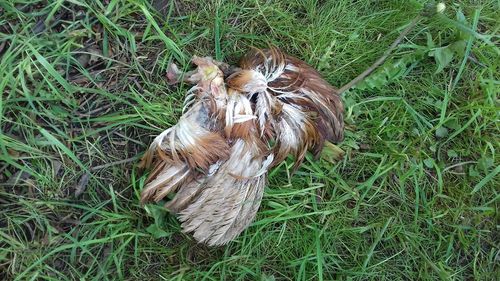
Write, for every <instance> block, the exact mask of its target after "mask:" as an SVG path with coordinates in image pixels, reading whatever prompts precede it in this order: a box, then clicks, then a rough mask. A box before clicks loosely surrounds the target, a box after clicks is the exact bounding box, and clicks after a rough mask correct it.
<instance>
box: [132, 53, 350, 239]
mask: <svg viewBox="0 0 500 281" xmlns="http://www.w3.org/2000/svg"><path fill="white" fill-rule="evenodd" d="M192 61H193V63H194V64H196V65H197V69H196V70H195V71H191V72H188V73H187V74H186V75H185V76H184V80H185V81H186V82H189V83H193V84H195V85H194V86H193V87H192V88H191V89H190V90H189V91H188V94H187V96H186V100H185V106H184V111H183V112H184V113H183V115H182V116H181V117H180V120H179V122H178V123H177V124H176V125H175V126H173V127H171V128H169V129H167V130H165V131H164V132H162V133H161V134H160V135H159V136H157V137H156V138H155V140H154V141H153V143H152V144H151V146H150V148H149V149H148V151H147V152H146V153H145V155H144V156H143V159H142V161H141V164H140V165H141V167H144V168H150V167H153V168H152V171H151V172H150V175H149V177H148V179H147V181H146V182H147V184H146V186H145V188H144V190H143V191H142V194H141V202H142V203H143V204H144V203H147V202H151V201H154V202H158V201H160V200H162V199H164V198H165V197H166V196H167V195H168V194H170V193H173V192H175V193H176V194H175V196H174V197H173V199H171V200H169V201H168V202H167V203H166V205H165V207H166V208H167V209H169V210H170V211H171V212H172V213H175V214H177V217H178V218H179V220H180V221H181V222H182V229H183V231H185V232H192V233H193V236H194V238H195V239H196V240H197V241H198V242H203V243H207V244H208V245H211V246H215V245H223V244H226V243H228V242H229V241H231V240H232V239H234V238H235V237H236V236H238V235H239V234H240V233H241V232H242V231H243V230H245V229H246V228H247V227H248V225H249V224H250V223H251V222H252V220H253V219H254V218H255V215H256V213H257V210H258V208H259V206H260V202H261V200H262V196H263V192H264V187H265V186H266V183H267V174H268V171H269V170H270V169H271V168H272V167H274V166H276V165H278V164H280V163H281V162H282V161H284V160H285V159H286V158H287V157H288V155H292V156H293V157H294V159H295V165H294V168H298V167H299V166H300V164H301V163H302V162H303V160H304V158H305V155H306V153H307V151H310V152H312V153H313V155H315V156H318V155H319V154H320V152H321V150H322V148H323V146H324V143H325V141H329V142H333V143H338V142H340V141H342V139H343V135H344V133H343V132H344V122H343V111H344V108H343V105H342V101H341V99H340V97H339V95H338V92H337V90H336V89H335V88H334V87H332V86H331V85H330V84H329V83H328V82H326V81H325V80H324V79H323V78H321V75H320V74H319V73H318V72H317V71H316V70H315V69H313V68H312V67H310V66H308V65H307V64H306V63H305V62H303V61H301V60H299V59H297V58H294V57H291V56H288V55H286V54H284V53H283V52H281V51H280V50H279V49H277V48H274V47H272V48H270V49H265V50H260V49H252V50H251V51H250V52H248V53H247V54H246V55H245V56H244V57H243V58H242V59H241V61H240V67H239V68H236V69H232V70H231V71H232V72H233V73H232V74H231V75H229V76H228V77H227V78H226V79H224V73H223V72H222V70H221V68H224V69H227V66H226V65H224V64H223V63H220V62H217V61H214V60H213V59H211V58H209V57H206V58H199V57H194V58H193V60H192ZM180 75H181V73H180V72H179V71H178V70H177V68H176V67H175V65H172V66H171V68H170V71H169V74H168V78H169V80H170V81H171V82H177V81H178V80H179V76H180Z"/></svg>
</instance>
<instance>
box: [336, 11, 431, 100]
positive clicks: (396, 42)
mask: <svg viewBox="0 0 500 281" xmlns="http://www.w3.org/2000/svg"><path fill="white" fill-rule="evenodd" d="M420 19H422V15H418V16H417V17H415V19H413V21H412V22H411V23H410V24H409V25H408V26H407V27H406V28H405V30H403V32H401V34H399V37H398V38H396V40H394V42H392V44H391V46H390V47H389V49H387V51H385V53H384V55H383V56H382V57H380V58H379V59H378V60H377V61H376V62H374V63H373V64H372V65H371V66H370V67H369V68H368V69H366V70H365V71H363V73H361V74H360V75H358V76H357V77H356V78H354V79H352V80H351V82H349V83H347V84H345V85H344V86H342V87H341V88H340V89H339V94H342V93H343V92H345V91H347V90H349V89H350V88H352V87H353V86H355V85H356V84H358V83H359V82H360V81H361V80H363V79H365V78H366V76H368V75H370V73H372V72H373V71H374V70H375V69H376V68H377V67H379V66H380V65H381V64H382V63H384V61H385V60H386V59H387V57H388V56H389V55H390V54H391V53H392V51H394V49H395V48H396V47H397V46H398V45H399V43H401V40H403V38H404V37H405V36H406V35H408V33H410V31H411V30H412V29H413V27H415V25H417V23H418V22H419V21H420Z"/></svg>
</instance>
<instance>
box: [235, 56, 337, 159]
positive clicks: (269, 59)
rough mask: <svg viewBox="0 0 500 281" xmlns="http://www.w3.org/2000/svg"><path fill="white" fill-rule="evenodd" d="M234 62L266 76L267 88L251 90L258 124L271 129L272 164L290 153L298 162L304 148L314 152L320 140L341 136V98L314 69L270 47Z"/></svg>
mask: <svg viewBox="0 0 500 281" xmlns="http://www.w3.org/2000/svg"><path fill="white" fill-rule="evenodd" d="M240 66H241V68H242V69H252V70H255V71H258V72H260V73H261V74H262V75H264V76H265V77H266V79H267V83H268V84H267V85H268V88H267V90H266V91H265V92H260V93H258V94H256V95H255V96H256V115H257V117H258V119H259V124H261V127H262V126H264V127H265V128H266V129H265V130H266V131H272V132H273V133H272V134H271V139H272V140H274V141H275V143H276V145H275V155H276V158H275V163H276V164H277V163H279V162H281V161H283V160H284V159H285V158H286V157H287V155H288V154H292V155H294V157H295V167H298V166H299V165H300V164H301V163H302V161H303V159H304V157H305V153H306V152H307V151H308V150H310V151H312V152H313V153H314V155H315V156H318V155H319V153H320V152H321V150H322V148H323V145H324V142H325V140H326V141H330V142H334V143H338V142H340V141H342V139H343V137H344V120H343V112H344V107H343V105H342V101H341V98H340V96H339V95H338V93H337V90H336V89H335V88H334V87H333V86H331V85H330V84H329V83H328V82H326V81H325V80H324V79H323V78H322V77H321V75H320V74H319V73H318V72H317V71H316V70H315V69H314V68H312V67H310V66H309V65H307V64H306V63H305V62H303V61H301V60H299V59H297V58H294V57H292V56H288V55H286V54H284V53H283V52H281V51H280V50H279V49H277V48H274V47H271V48H270V49H264V50H260V49H252V50H251V51H249V52H248V53H247V54H246V55H245V56H244V57H243V58H242V60H241V61H240ZM268 127H272V128H268ZM261 130H264V129H262V128H261Z"/></svg>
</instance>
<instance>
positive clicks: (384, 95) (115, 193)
mask: <svg viewBox="0 0 500 281" xmlns="http://www.w3.org/2000/svg"><path fill="white" fill-rule="evenodd" d="M102 2H103V3H101V2H100V1H88V0H87V1H81V2H80V1H42V0H39V1H36V0H35V1H23V0H6V1H2V2H0V92H1V93H2V94H1V96H0V97H1V98H0V279H2V280H6V279H7V280H10V279H14V280H77V279H79V280H94V279H96V280H115V279H118V280H152V279H155V280H159V279H160V280H334V279H339V280H382V279H384V280H385V279H390V280H436V279H445V280H449V279H450V280H498V278H499V276H500V269H499V266H498V264H499V258H500V247H499V243H500V236H499V228H500V226H499V225H500V216H499V212H498V207H499V206H500V201H499V199H500V196H499V189H498V186H500V180H499V176H498V173H499V172H500V169H499V161H498V160H499V157H498V155H497V154H496V150H497V149H498V148H499V146H498V144H499V130H498V129H499V128H498V122H497V121H498V117H499V115H498V112H499V104H498V89H499V81H500V77H499V76H500V75H499V73H500V72H499V67H500V59H499V51H498V50H499V49H498V47H496V46H495V44H496V45H497V46H498V42H499V41H498V40H499V36H498V31H499V27H500V24H499V21H498V9H499V8H500V7H499V5H500V4H499V2H498V1H494V0H485V1H472V0H470V1H466V0H464V1H455V2H454V3H453V4H451V3H449V4H448V7H447V10H446V11H445V14H444V15H442V16H440V17H435V18H432V19H430V20H423V21H422V22H420V23H419V25H418V26H417V28H416V29H415V31H414V32H412V33H411V34H410V35H409V36H407V37H406V39H405V40H404V44H403V45H402V46H401V47H399V48H398V49H397V51H396V53H395V54H394V56H392V57H391V59H390V60H389V61H388V62H387V63H386V64H384V66H383V67H382V68H381V69H380V70H379V71H377V72H376V73H374V74H373V75H372V77H370V78H369V79H367V80H366V81H365V83H364V84H362V85H360V86H359V87H357V88H356V89H353V90H351V91H349V92H347V93H346V94H345V95H344V100H345V105H346V115H345V119H346V121H347V131H346V139H345V141H344V142H343V143H342V144H340V147H341V148H342V149H343V150H344V151H345V152H346V154H345V157H344V158H343V159H342V160H341V161H338V162H333V163H332V161H328V160H329V159H328V157H327V156H325V157H323V158H322V160H320V161H317V162H315V161H312V160H311V159H309V161H306V163H305V164H304V165H303V166H302V167H301V168H300V169H299V170H298V171H297V172H296V173H295V174H294V175H293V176H292V175H291V174H290V173H291V162H288V163H283V164H282V165H281V166H280V167H278V168H276V169H275V170H273V171H272V172H271V176H270V180H269V186H268V188H267V189H266V194H265V196H264V200H263V203H262V207H261V209H260V212H259V214H258V217H257V219H256V220H255V222H254V223H253V224H252V226H251V227H250V228H249V229H247V230H246V231H245V232H244V233H243V235H241V236H240V237H239V238H238V239H237V240H236V241H234V242H232V243H230V244H229V245H227V246H225V247H220V248H208V247H206V246H203V245H198V244H196V243H195V242H194V241H193V240H192V238H191V237H190V236H189V235H185V234H182V233H181V232H180V226H179V223H178V222H177V220H176V219H175V218H174V217H172V216H170V215H168V214H166V213H165V212H164V211H163V210H162V209H161V208H157V207H155V206H149V207H148V209H147V211H146V210H145V209H144V208H142V207H141V206H140V205H139V203H138V195H139V192H140V190H141V188H142V186H143V183H144V180H145V178H144V176H143V175H141V174H139V173H138V171H137V170H136V168H135V167H134V164H135V163H136V162H137V161H136V160H137V159H138V157H140V155H141V153H142V152H143V151H144V150H145V149H146V147H147V146H148V144H149V143H150V141H151V140H152V138H153V137H154V136H155V135H156V134H158V133H159V132H160V131H162V130H163V129H165V128H167V127H169V126H171V125H172V124H174V123H175V122H176V120H177V119H178V117H179V116H180V111H181V108H182V107H181V104H182V100H183V95H184V93H185V91H186V89H187V86H185V85H181V86H180V87H176V88H172V87H169V86H168V85H167V83H166V81H165V71H166V68H167V65H168V63H169V62H171V61H172V60H175V61H177V62H179V63H180V64H181V65H184V66H185V67H186V68H187V67H189V66H188V60H189V57H190V56H192V55H199V56H206V55H210V56H213V57H217V58H218V59H222V60H224V61H226V62H230V63H235V62H236V60H237V58H238V57H239V56H240V55H241V54H243V53H244V52H245V51H246V50H248V48H249V46H252V45H253V46H258V47H265V46H266V45H267V44H268V43H272V44H275V45H276V46H278V47H281V48H282V49H284V50H286V51H287V52H288V53H290V54H293V55H295V56H297V57H299V58H302V59H304V60H305V61H307V62H309V63H310V64H311V65H312V66H314V67H316V68H317V69H319V71H320V72H321V73H322V74H323V75H324V77H325V78H326V79H327V80H328V81H329V82H331V83H332V84H333V85H337V86H339V87H340V86H342V85H343V84H345V83H347V82H348V81H349V80H350V79H352V78H354V77H355V76H356V75H357V74H358V73H360V72H362V71H363V70H365V69H366V68H367V67H368V66H369V65H370V64H371V63H372V62H373V61H375V60H376V59H377V58H378V57H379V56H380V55H381V54H382V53H383V52H384V50H385V49H386V48H387V46H389V44H390V43H391V42H392V40H394V38H396V37H397V36H398V32H399V31H400V30H402V28H404V26H405V25H406V24H408V22H409V21H410V20H411V18H413V17H414V16H415V15H417V14H418V10H419V9H420V7H421V6H422V5H423V1H416V0H412V1H368V0H362V1H347V0H339V1H305V0H304V1H301V0H295V1H290V2H289V1H254V0H250V1H239V2H238V3H236V2H235V1H216V2H214V3H205V2H201V1H161V0H155V1H152V2H151V3H152V4H148V3H149V1H143V0H134V1H119V0H110V1H102ZM170 3H172V4H170ZM439 69H441V71H439V72H437V70H439Z"/></svg>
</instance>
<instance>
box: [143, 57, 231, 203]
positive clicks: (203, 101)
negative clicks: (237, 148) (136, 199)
mask: <svg viewBox="0 0 500 281" xmlns="http://www.w3.org/2000/svg"><path fill="white" fill-rule="evenodd" d="M194 60H195V63H196V64H197V65H198V71H197V73H195V74H194V75H193V76H194V77H196V79H197V85H196V86H194V87H193V89H194V90H195V92H196V96H195V97H194V98H193V100H194V101H193V102H192V104H193V105H191V106H190V107H189V109H188V110H187V112H186V113H185V114H183V115H182V116H181V118H180V120H179V122H178V123H177V124H176V125H174V126H173V127H171V128H169V129H167V130H165V131H163V132H162V133H161V134H160V135H158V136H157V137H156V138H155V139H154V141H153V142H152V144H151V145H150V147H149V149H148V150H147V151H146V153H145V154H144V156H143V158H142V161H141V163H140V167H142V168H149V167H151V166H152V167H153V169H152V172H151V173H150V175H149V177H148V179H147V180H146V186H145V188H144V189H143V191H142V193H141V203H143V204H144V203H146V202H149V201H156V202H158V201H160V200H162V199H163V198H164V197H165V196H167V195H168V194H169V193H170V192H172V191H176V190H177V189H178V188H179V187H180V186H187V185H189V184H190V183H191V182H192V181H194V180H198V179H199V178H200V177H202V176H203V174H205V173H207V172H208V170H209V169H210V167H211V166H212V165H213V164H215V163H217V162H218V161H221V160H223V159H226V158H227V157H228V155H229V152H228V151H229V145H228V143H227V140H226V138H225V137H224V136H223V135H222V134H221V132H219V127H220V126H219V124H218V123H220V122H221V120H220V119H219V117H220V111H223V107H224V106H225V101H224V99H225V95H226V91H225V87H224V81H223V78H222V75H223V74H222V72H221V71H220V70H219V69H218V68H217V66H215V65H214V64H213V61H212V60H211V59H209V58H197V57H195V59H194Z"/></svg>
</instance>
